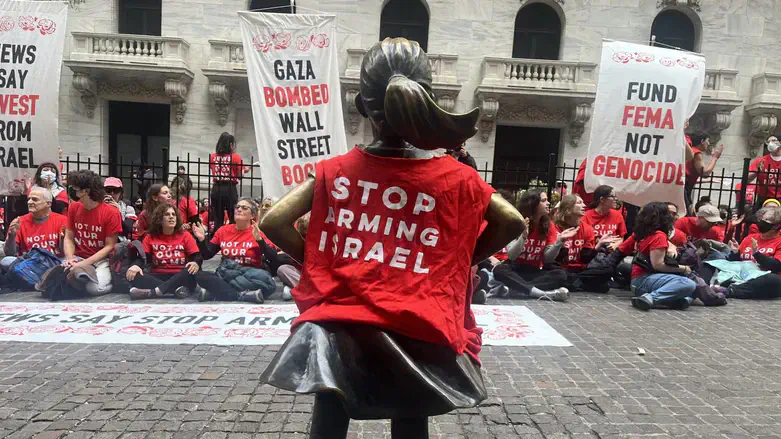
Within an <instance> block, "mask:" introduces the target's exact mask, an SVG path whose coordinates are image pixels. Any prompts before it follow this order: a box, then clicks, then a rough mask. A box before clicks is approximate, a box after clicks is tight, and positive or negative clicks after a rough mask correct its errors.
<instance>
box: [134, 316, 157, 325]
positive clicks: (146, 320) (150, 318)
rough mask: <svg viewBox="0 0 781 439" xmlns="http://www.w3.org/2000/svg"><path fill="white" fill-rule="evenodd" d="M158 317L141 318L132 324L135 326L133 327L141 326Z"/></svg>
mask: <svg viewBox="0 0 781 439" xmlns="http://www.w3.org/2000/svg"><path fill="white" fill-rule="evenodd" d="M158 317H160V316H145V317H141V319H139V320H136V321H135V322H133V324H135V325H143V324H145V323H152V322H154V321H155V320H156V319H157V318H158Z"/></svg>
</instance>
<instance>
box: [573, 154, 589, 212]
mask: <svg viewBox="0 0 781 439" xmlns="http://www.w3.org/2000/svg"><path fill="white" fill-rule="evenodd" d="M586 161H587V160H586V159H583V161H582V162H581V163H580V167H579V168H578V173H577V175H576V176H575V184H574V185H573V186H572V193H573V194H575V195H580V198H582V199H583V202H584V203H586V206H589V205H591V203H593V202H594V193H593V192H592V193H588V192H586Z"/></svg>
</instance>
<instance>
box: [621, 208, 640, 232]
mask: <svg viewBox="0 0 781 439" xmlns="http://www.w3.org/2000/svg"><path fill="white" fill-rule="evenodd" d="M624 207H625V208H626V219H625V221H624V223H626V236H622V238H626V237H627V236H629V235H631V234H632V231H633V230H634V228H635V218H637V214H638V213H640V208H639V207H638V206H635V205H634V204H629V203H624Z"/></svg>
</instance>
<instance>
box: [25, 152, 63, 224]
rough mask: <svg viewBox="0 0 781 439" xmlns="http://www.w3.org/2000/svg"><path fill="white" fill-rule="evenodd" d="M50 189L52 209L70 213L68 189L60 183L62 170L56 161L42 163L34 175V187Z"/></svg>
mask: <svg viewBox="0 0 781 439" xmlns="http://www.w3.org/2000/svg"><path fill="white" fill-rule="evenodd" d="M39 188H40V189H44V190H48V191H49V192H51V194H52V207H51V211H52V212H54V213H59V214H63V215H68V203H69V200H68V191H67V190H65V187H64V186H62V184H61V183H60V170H59V169H58V167H57V165H55V164H54V163H48V162H47V163H41V165H40V166H38V169H37V170H36V171H35V175H34V176H33V185H32V186H31V187H30V192H32V191H33V189H39ZM30 192H28V195H29V193H30Z"/></svg>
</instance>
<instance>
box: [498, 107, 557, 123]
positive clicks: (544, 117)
mask: <svg viewBox="0 0 781 439" xmlns="http://www.w3.org/2000/svg"><path fill="white" fill-rule="evenodd" d="M499 119H507V120H526V121H532V122H546V123H561V124H563V123H567V121H568V120H569V117H568V114H567V112H566V111H564V110H562V109H559V108H547V107H540V106H538V105H502V108H501V109H500V110H499Z"/></svg>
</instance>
